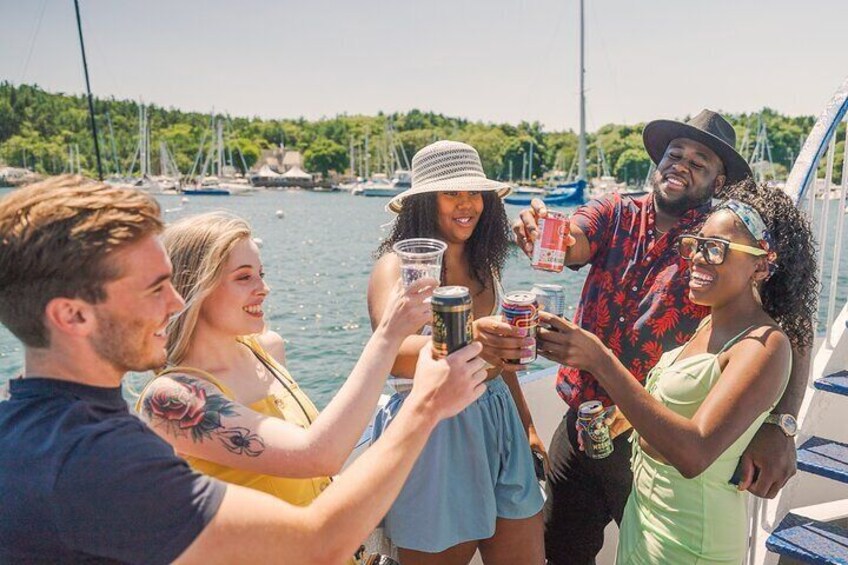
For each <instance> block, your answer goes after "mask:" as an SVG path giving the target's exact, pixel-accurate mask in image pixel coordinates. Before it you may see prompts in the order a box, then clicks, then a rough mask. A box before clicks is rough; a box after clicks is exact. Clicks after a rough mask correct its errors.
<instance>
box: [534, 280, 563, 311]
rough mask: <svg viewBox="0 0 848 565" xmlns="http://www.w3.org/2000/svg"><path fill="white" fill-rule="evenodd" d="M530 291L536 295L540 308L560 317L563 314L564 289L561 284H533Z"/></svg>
mask: <svg viewBox="0 0 848 565" xmlns="http://www.w3.org/2000/svg"><path fill="white" fill-rule="evenodd" d="M530 292H532V293H533V294H535V295H536V301H537V302H538V303H539V309H540V310H544V311H545V312H547V313H548V314H553V315H554V316H559V317H560V318H562V317H563V316H565V291H564V290H563V289H562V285H559V284H534V285H533V288H532V289H531V290H530Z"/></svg>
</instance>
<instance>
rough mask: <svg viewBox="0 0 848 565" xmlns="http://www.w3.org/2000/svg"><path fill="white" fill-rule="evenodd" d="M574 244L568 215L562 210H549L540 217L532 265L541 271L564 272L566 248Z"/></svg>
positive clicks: (531, 260) (531, 259)
mask: <svg viewBox="0 0 848 565" xmlns="http://www.w3.org/2000/svg"><path fill="white" fill-rule="evenodd" d="M573 244H574V238H573V237H571V227H570V225H569V221H568V216H566V215H565V214H563V213H561V212H550V211H549V212H548V215H547V216H546V217H544V218H539V236H538V237H537V238H536V241H535V242H534V243H533V256H532V257H531V258H530V265H531V266H532V267H533V268H534V269H538V270H540V271H553V272H554V273H560V272H562V269H563V267H564V266H565V250H566V249H568V246H569V245H573Z"/></svg>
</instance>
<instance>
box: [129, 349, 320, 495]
mask: <svg viewBox="0 0 848 565" xmlns="http://www.w3.org/2000/svg"><path fill="white" fill-rule="evenodd" d="M239 341H240V342H241V343H243V344H244V345H246V346H247V347H249V348H250V350H251V351H252V352H253V353H254V355H256V357H257V358H258V359H259V360H260V361H262V363H263V364H264V365H265V366H266V367H267V368H268V370H269V371H272V372H273V373H274V375H275V377H276V378H277V379H278V380H279V382H280V383H281V384H282V385H283V388H285V389H286V391H285V392H284V393H279V394H278V393H274V394H270V395H268V396H267V397H265V398H262V399H260V400H257V401H256V402H253V403H252V404H250V405H248V408H250V409H251V410H253V411H255V412H258V413H260V414H264V415H266V416H271V417H274V418H281V419H283V420H285V421H286V422H289V423H291V424H295V425H297V426H300V427H302V428H307V427H309V425H310V424H311V423H312V421H314V420H315V418H317V417H318V410H317V409H316V408H315V405H314V404H312V401H310V400H309V397H308V396H306V393H304V392H303V391H302V390H301V388H300V387H299V386H298V385H297V383H296V382H295V381H294V379H292V377H291V375H289V373H288V371H286V369H285V367H283V366H282V365H280V364H279V363H277V361H276V360H275V359H274V358H273V357H271V356H270V355H268V353H267V352H266V351H265V350H264V349H263V348H262V346H261V345H260V344H259V342H258V341H257V340H256V339H255V338H253V337H244V338H240V339H239ZM173 373H186V374H189V375H192V376H197V377H200V378H202V379H203V380H205V381H207V382H208V383H210V384H212V385H213V386H215V387H216V388H217V389H218V390H220V391H221V394H223V395H224V396H225V397H226V398H228V399H230V400H235V395H234V394H233V392H232V390H230V388H229V387H227V386H226V385H224V384H223V383H222V382H220V381H219V380H218V379H216V378H215V377H214V376H213V375H211V374H209V373H207V372H206V371H203V370H201V369H197V368H194V367H169V368H168V369H166V370H164V371H162V372H161V373H160V374H159V375H157V378H158V377H161V376H163V375H167V374H173ZM153 381H155V379H153V380H152V381H151V383H152V382H153ZM147 386H150V384H148V385H147ZM143 395H144V393H143V392H142V396H143ZM138 408H139V407H138V406H136V409H138ZM184 457H185V460H186V461H188V463H189V465H191V466H192V467H193V468H194V469H196V470H197V471H200V472H201V473H203V474H205V475H209V476H212V477H216V478H218V479H221V480H222V481H225V482H228V483H232V484H236V485H241V486H245V487H248V488H252V489H256V490H259V491H262V492H266V493H268V494H270V495H273V496H276V497H277V498H279V499H281V500H284V501H286V502H288V503H290V504H294V505H297V506H306V505H308V504H309V503H310V502H312V501H313V500H315V498H316V497H317V496H318V495H319V494H320V493H321V492H322V491H323V490H324V489H325V488H327V486H328V485H329V484H330V478H329V477H315V478H310V479H291V478H285V477H278V476H272V475H263V474H261V473H255V472H253V471H246V470H243V469H235V468H233V467H228V466H227V465H221V464H219V463H214V462H212V461H208V460H206V459H201V458H199V457H191V456H184Z"/></svg>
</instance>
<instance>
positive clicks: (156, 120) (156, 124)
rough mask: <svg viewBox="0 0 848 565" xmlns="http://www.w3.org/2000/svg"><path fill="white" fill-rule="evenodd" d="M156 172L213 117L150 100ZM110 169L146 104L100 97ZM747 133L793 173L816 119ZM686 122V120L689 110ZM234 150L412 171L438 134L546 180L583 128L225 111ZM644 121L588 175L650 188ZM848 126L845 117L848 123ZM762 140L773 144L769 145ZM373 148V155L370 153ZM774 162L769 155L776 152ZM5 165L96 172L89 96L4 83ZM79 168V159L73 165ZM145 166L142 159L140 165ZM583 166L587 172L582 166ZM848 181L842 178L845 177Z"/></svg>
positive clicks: (612, 137)
mask: <svg viewBox="0 0 848 565" xmlns="http://www.w3.org/2000/svg"><path fill="white" fill-rule="evenodd" d="M147 112H148V126H149V129H150V137H151V143H150V148H151V161H152V165H153V170H154V171H158V167H159V150H158V148H159V145H160V142H165V143H166V144H167V147H168V149H169V151H170V152H171V154H172V155H173V157H174V160H175V161H176V164H177V166H178V168H179V169H180V171H181V172H182V173H183V174H187V173H188V172H189V171H190V170H191V169H192V167H193V166H194V165H195V162H196V160H197V155H198V148H199V147H200V145H201V140H202V139H205V140H206V141H205V146H206V147H207V148H208V147H209V145H210V138H212V137H214V136H213V134H212V131H211V129H212V126H211V124H212V118H211V117H210V115H208V114H202V113H198V112H184V111H181V110H177V109H174V108H163V107H160V106H156V105H148V106H147ZM95 115H96V120H97V124H98V134H99V142H100V152H101V157H102V160H103V168H104V174H106V175H110V174H115V173H117V172H119V171H120V172H122V173H124V174H126V171H127V169H128V168H129V166H130V165H131V163H132V162H133V156H134V155H135V152H136V148H137V146H138V131H139V124H138V122H139V102H137V101H133V100H116V99H115V98H114V97H113V98H105V99H104V98H99V99H96V100H95ZM727 117H728V118H729V120H730V121H731V123H732V124H733V126H734V128H735V129H736V135H737V148H738V149H740V150H741V151H742V152H743V154H745V155H746V157H750V156H751V154H752V153H753V152H754V149H755V147H756V139H757V137H758V133H759V132H760V130H761V128H762V125H761V124H765V131H766V132H767V138H768V149H769V150H770V155H771V159H770V162H771V164H772V165H773V166H769V167H768V168H767V174H768V176H776V177H777V178H783V177H785V176H786V174H787V172H788V170H789V169H790V168H791V166H792V163H793V161H794V159H795V157H797V155H798V151H799V149H800V146H801V143H802V142H803V140H804V138H805V137H806V135H807V134H808V133H809V131H810V129H811V128H812V126H813V123H814V121H815V120H814V118H813V117H812V116H797V117H791V116H784V115H781V114H780V113H778V112H776V111H774V110H771V109H768V108H764V109H762V110H761V111H758V112H752V113H743V114H730V115H727ZM679 118H680V119H685V118H686V117H685V116H681V117H679ZM225 119H226V127H225V132H226V134H225V143H226V146H227V154H234V155H235V154H238V153H240V154H241V156H242V157H243V159H242V158H241V157H239V158H233V159H232V165H233V166H234V167H235V168H236V169H238V170H242V172H244V171H243V169H244V168H245V167H247V168H248V169H249V168H251V167H253V165H254V164H255V163H256V162H257V160H258V159H259V158H260V156H261V154H262V152H263V150H266V149H269V148H273V147H276V146H279V145H281V144H283V145H284V146H285V147H286V148H288V149H296V150H298V151H300V152H301V153H302V154H303V156H304V161H305V162H304V164H305V167H306V169H307V170H309V171H311V172H319V173H322V174H323V175H325V176H328V175H329V176H345V175H347V174H349V172H350V164H351V147H352V148H353V151H352V154H353V161H354V173H357V174H362V173H364V171H365V168H366V167H367V168H368V171H369V172H371V173H374V172H389V173H390V172H391V170H390V169H392V168H395V167H405V166H406V165H407V164H408V162H409V161H410V160H411V158H412V156H413V154H414V153H415V152H416V151H417V150H419V149H421V148H422V147H423V146H425V145H427V144H428V143H431V142H433V141H435V140H438V139H453V140H457V141H464V142H466V143H469V144H471V145H472V146H474V147H475V148H476V149H477V151H478V152H479V153H480V157H481V160H482V162H483V167H484V169H485V171H486V174H487V175H488V176H490V177H493V178H498V179H503V180H506V179H510V178H512V179H513V180H521V179H522V178H529V177H532V178H533V179H540V178H542V176H543V175H545V174H546V173H550V172H552V171H555V170H561V171H564V172H568V171H569V169H572V167H573V163H574V161H575V155H576V153H577V146H578V139H577V137H578V136H577V134H576V133H575V132H574V131H570V130H569V131H554V132H546V131H543V128H542V126H541V124H539V123H538V122H532V123H530V122H526V121H524V122H521V123H519V124H517V125H513V124H494V123H483V122H479V121H477V122H473V121H469V120H465V119H462V118H455V117H448V116H444V115H442V114H437V113H433V112H423V111H420V110H411V111H409V112H406V113H391V114H386V113H382V112H381V113H378V114H377V115H376V116H362V115H339V116H335V117H333V118H322V119H319V120H306V119H304V118H297V119H260V118H257V117H252V118H251V117H237V116H232V117H229V116H227V117H225ZM643 127H644V123H640V124H634V125H618V124H608V125H604V126H603V127H601V128H600V129H598V130H597V131H595V132H593V133H591V134H589V135H588V151H587V158H588V159H587V160H588V170H589V177H594V176H600V175H601V174H603V173H604V171H605V170H606V171H608V173H609V174H611V175H613V176H615V177H616V178H617V180H619V181H625V182H627V183H629V184H632V185H638V184H641V182H643V181H644V179H645V177H646V175H647V174H648V171H649V168H650V165H651V162H650V159H649V158H648V155H647V153H646V152H645V150H644V147H643V146H642V128H643ZM840 127H841V128H842V131H843V132H844V127H845V124H842V125H841V126H840ZM838 139H839V140H840V141H839V142H838V145H837V148H836V153H835V156H836V160H837V166H838V168H837V170H841V167H839V165H840V164H841V161H842V155H843V153H844V151H843V149H844V133H842V134H840V135H839V136H838ZM761 145H762V144H761ZM366 148H367V151H366ZM766 157H768V155H767V154H766ZM0 161H3V162H5V163H6V164H8V165H12V166H18V167H20V166H24V165H26V166H27V167H28V168H30V169H33V170H35V171H36V172H39V173H42V174H58V173H61V172H63V171H67V170H69V169H71V168H72V164H74V163H76V162H77V161H78V162H79V166H80V167H81V168H82V170H83V172H85V173H86V174H89V175H95V174H96V160H95V154H94V143H93V141H92V136H91V131H90V125H89V117H88V105H87V101H86V99H85V97H83V96H79V95H67V94H62V93H51V92H46V91H44V90H43V89H41V88H39V87H38V86H37V85H19V86H15V85H13V84H11V83H9V82H0ZM74 166H75V165H74ZM135 170H136V172H137V171H138V166H137V165H136V167H135ZM574 172H575V173H576V168H575V169H574ZM835 180H837V181H838V180H839V179H835Z"/></svg>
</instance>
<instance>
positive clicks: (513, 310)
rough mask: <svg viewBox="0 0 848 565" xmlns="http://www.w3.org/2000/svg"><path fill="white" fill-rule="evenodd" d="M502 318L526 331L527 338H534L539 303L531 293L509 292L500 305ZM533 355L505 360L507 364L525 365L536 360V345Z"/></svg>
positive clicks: (534, 345)
mask: <svg viewBox="0 0 848 565" xmlns="http://www.w3.org/2000/svg"><path fill="white" fill-rule="evenodd" d="M501 310H502V311H503V316H504V319H505V320H506V322H507V323H508V324H509V325H511V326H516V327H519V328H526V329H527V337H532V338H534V339H535V338H536V327H537V326H538V325H539V303H538V302H536V295H535V294H533V293H532V292H523V291H521V292H510V293H509V294H507V295H506V296H504V299H503V304H502V305H501ZM532 349H533V354H532V355H530V356H527V357H521V358H520V359H507V360H506V361H507V363H512V364H514V365H526V364H528V363H532V362H533V361H535V360H536V343H535V342H534V343H533V348H532Z"/></svg>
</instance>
